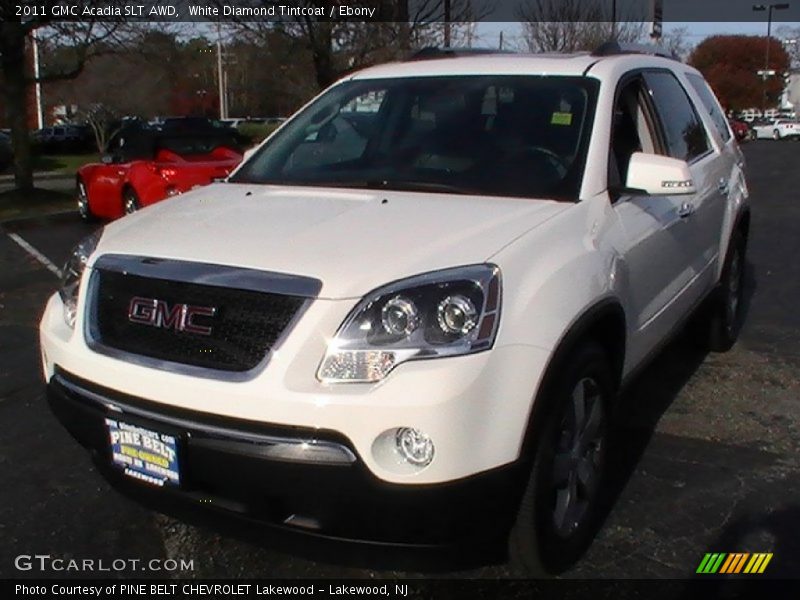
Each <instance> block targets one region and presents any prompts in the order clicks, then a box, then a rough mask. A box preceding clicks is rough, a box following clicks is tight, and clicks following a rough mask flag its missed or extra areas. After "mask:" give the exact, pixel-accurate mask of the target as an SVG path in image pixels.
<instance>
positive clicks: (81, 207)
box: [75, 179, 96, 223]
mask: <svg viewBox="0 0 800 600" xmlns="http://www.w3.org/2000/svg"><path fill="white" fill-rule="evenodd" d="M75 196H76V198H77V202H78V214H79V215H80V216H81V219H83V220H84V221H86V222H87V223H90V222H92V221H94V220H95V219H96V217H95V215H94V213H93V212H92V208H91V206H89V194H88V192H87V191H86V184H85V183H84V182H83V181H82V180H80V179H79V180H78V183H77V184H76V186H75Z"/></svg>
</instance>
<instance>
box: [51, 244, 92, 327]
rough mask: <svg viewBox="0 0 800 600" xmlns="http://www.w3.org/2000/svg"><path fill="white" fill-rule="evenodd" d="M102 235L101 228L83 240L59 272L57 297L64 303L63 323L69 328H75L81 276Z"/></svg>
mask: <svg viewBox="0 0 800 600" xmlns="http://www.w3.org/2000/svg"><path fill="white" fill-rule="evenodd" d="M102 235H103V229H102V228H101V229H98V230H97V231H95V232H94V233H93V234H91V235H88V236H86V237H85V238H83V239H82V240H81V241H80V242H79V243H78V245H77V246H75V248H74V249H73V250H72V255H71V256H70V257H69V260H67V263H66V264H65V265H64V268H63V270H62V272H61V289H59V290H58V295H59V296H61V301H62V302H63V303H64V321H66V323H67V325H69V326H70V327H75V317H76V316H77V314H78V288H80V285H81V276H83V271H84V270H85V269H86V262H87V261H88V260H89V257H90V256H91V255H92V252H94V250H95V248H97V244H98V242H100V236H102Z"/></svg>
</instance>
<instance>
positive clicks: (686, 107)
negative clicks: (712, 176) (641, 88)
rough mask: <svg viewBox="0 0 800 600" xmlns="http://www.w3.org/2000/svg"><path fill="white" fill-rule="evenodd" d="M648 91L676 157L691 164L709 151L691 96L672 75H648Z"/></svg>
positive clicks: (668, 144) (673, 154)
mask: <svg viewBox="0 0 800 600" xmlns="http://www.w3.org/2000/svg"><path fill="white" fill-rule="evenodd" d="M645 81H646V82H647V87H648V91H649V92H650V95H651V96H652V98H653V103H654V104H655V107H656V111H657V112H658V114H659V117H660V120H661V124H662V125H663V127H664V136H665V137H666V142H667V150H668V151H669V155H670V156H672V157H673V158H680V159H681V160H686V161H691V160H692V159H694V158H696V157H698V156H700V155H702V154H705V153H706V152H708V150H709V144H708V137H707V136H706V130H705V128H704V127H703V123H702V121H700V118H699V117H698V116H697V113H696V112H695V110H694V107H693V106H692V103H691V101H690V100H689V96H687V95H686V92H685V91H684V89H683V88H682V87H681V84H680V83H679V82H678V80H677V79H676V78H675V77H674V76H673V75H672V74H671V73H661V72H659V73H646V74H645Z"/></svg>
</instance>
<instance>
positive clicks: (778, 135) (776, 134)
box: [772, 129, 781, 142]
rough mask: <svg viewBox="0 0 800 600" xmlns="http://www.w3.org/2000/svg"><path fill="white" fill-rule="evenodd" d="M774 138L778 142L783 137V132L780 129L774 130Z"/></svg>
mask: <svg viewBox="0 0 800 600" xmlns="http://www.w3.org/2000/svg"><path fill="white" fill-rule="evenodd" d="M772 139H773V140H775V141H776V142H777V141H778V140H780V139H781V132H780V131H778V130H777V129H775V130H774V131H773V132H772Z"/></svg>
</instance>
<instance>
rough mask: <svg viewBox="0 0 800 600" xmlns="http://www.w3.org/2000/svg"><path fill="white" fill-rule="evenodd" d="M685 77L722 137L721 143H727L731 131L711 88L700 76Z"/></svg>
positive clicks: (687, 75) (691, 74)
mask: <svg viewBox="0 0 800 600" xmlns="http://www.w3.org/2000/svg"><path fill="white" fill-rule="evenodd" d="M686 77H687V79H689V83H691V84H692V87H693V88H694V89H695V91H696V92H697V95H698V96H700V100H702V101H703V106H704V107H705V109H706V110H707V111H708V114H709V115H711V120H712V121H714V125H716V126H717V130H719V134H720V136H722V139H723V141H726V142H727V141H728V140H729V139H731V130H730V128H729V127H728V119H726V118H725V115H724V114H723V113H722V109H721V108H720V106H719V102H717V98H716V96H714V92H712V91H711V88H710V87H709V86H708V82H706V80H705V79H703V78H702V77H700V75H695V74H694V73H687V74H686Z"/></svg>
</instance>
